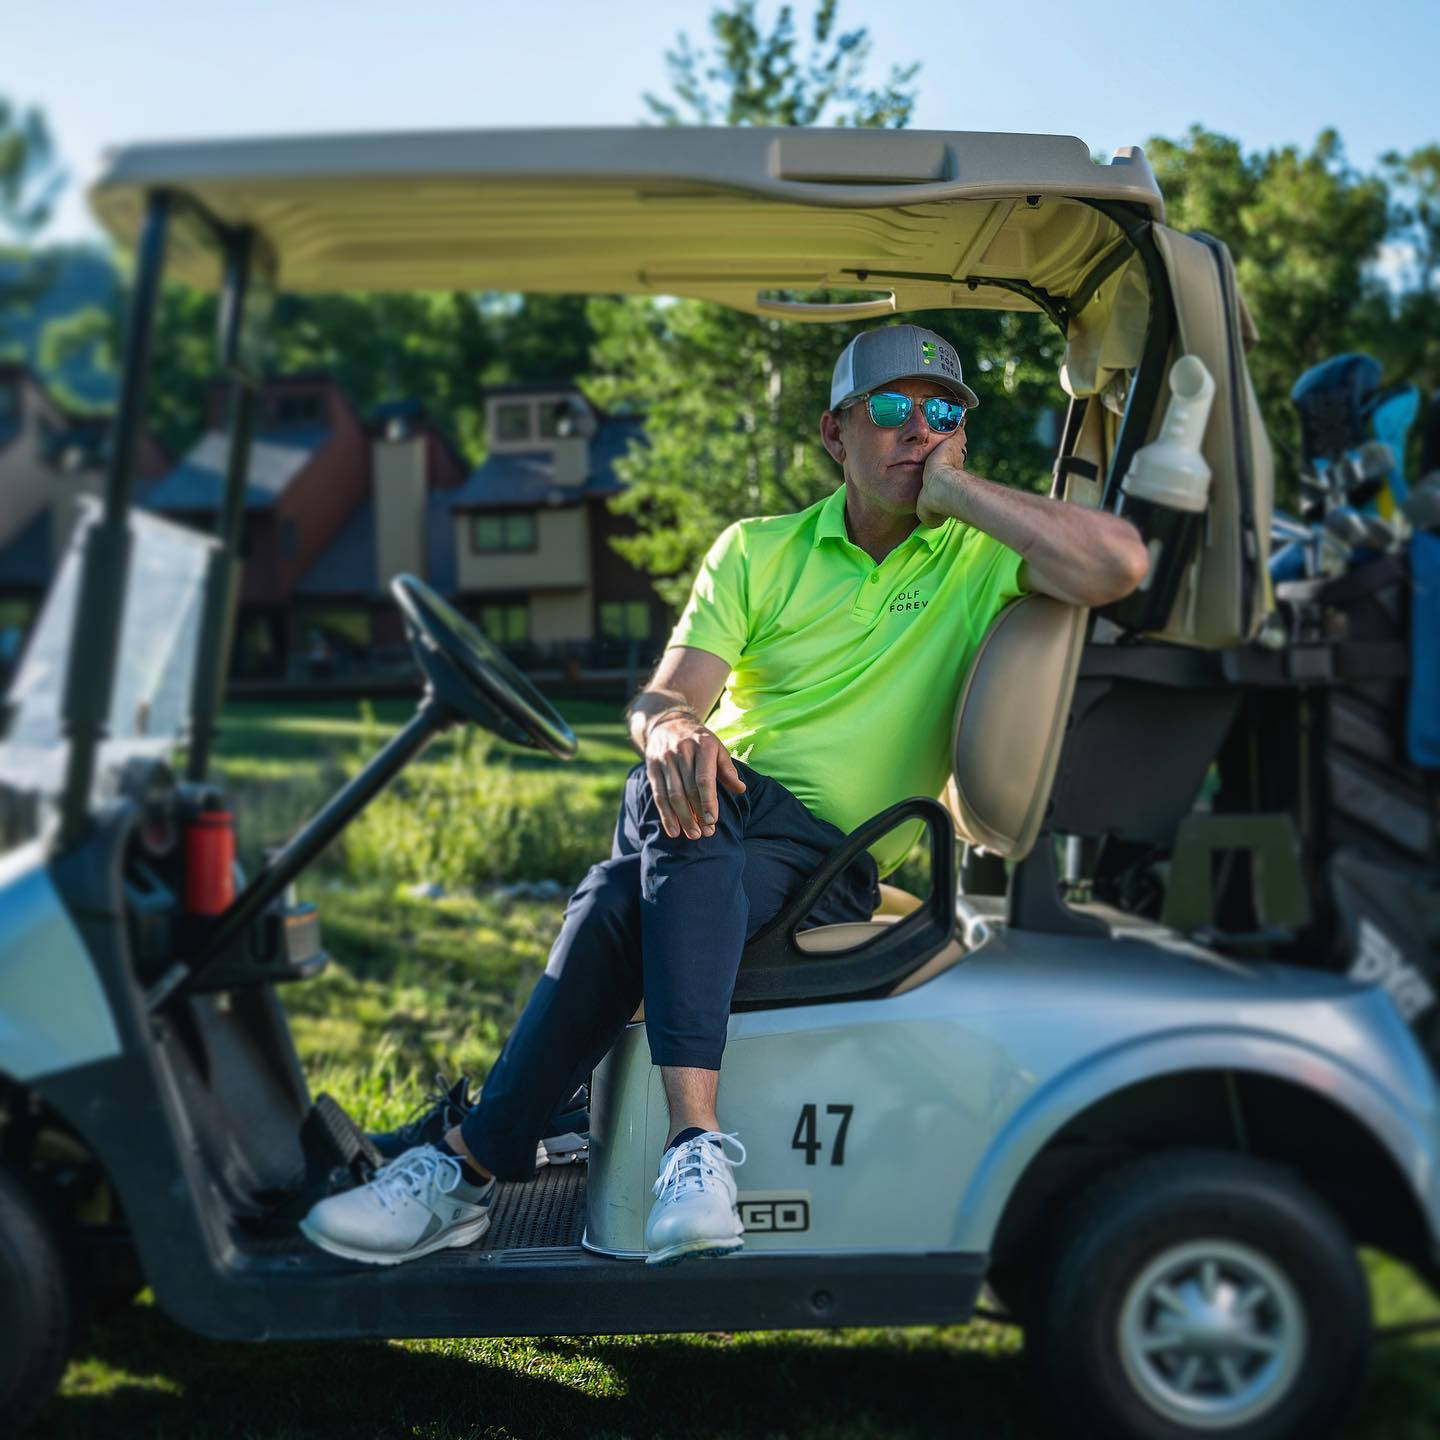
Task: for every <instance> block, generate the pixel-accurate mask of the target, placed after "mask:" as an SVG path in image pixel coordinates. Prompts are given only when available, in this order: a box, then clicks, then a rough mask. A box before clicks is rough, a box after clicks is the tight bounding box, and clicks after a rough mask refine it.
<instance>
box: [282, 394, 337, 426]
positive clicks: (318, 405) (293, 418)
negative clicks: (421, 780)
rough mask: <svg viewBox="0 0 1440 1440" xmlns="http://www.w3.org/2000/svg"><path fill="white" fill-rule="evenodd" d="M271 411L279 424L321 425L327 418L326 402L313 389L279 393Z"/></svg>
mask: <svg viewBox="0 0 1440 1440" xmlns="http://www.w3.org/2000/svg"><path fill="white" fill-rule="evenodd" d="M271 413H272V414H273V415H274V417H275V424H277V425H283V426H286V427H289V426H292V425H293V426H301V425H319V424H320V423H321V422H322V421H323V420H324V418H325V404H324V401H323V400H322V399H321V398H320V396H319V395H317V394H316V393H315V392H314V391H313V390H310V391H302V392H301V393H300V394H298V395H277V396H276V397H275V406H274V409H273V411H272V412H271Z"/></svg>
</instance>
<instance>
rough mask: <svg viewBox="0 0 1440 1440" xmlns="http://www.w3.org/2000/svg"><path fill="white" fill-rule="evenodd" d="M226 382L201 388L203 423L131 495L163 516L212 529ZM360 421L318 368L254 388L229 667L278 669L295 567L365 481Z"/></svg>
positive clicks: (358, 496) (357, 501)
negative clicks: (171, 462)
mask: <svg viewBox="0 0 1440 1440" xmlns="http://www.w3.org/2000/svg"><path fill="white" fill-rule="evenodd" d="M228 405H229V387H228V386H227V385H226V384H225V383H223V382H220V381H217V382H215V383H214V384H213V385H212V386H211V387H210V394H209V398H208V402H207V405H206V431H205V434H204V435H203V436H202V437H201V439H200V440H199V442H198V443H197V444H196V445H195V446H193V447H192V449H191V450H190V452H189V453H188V454H187V455H186V456H185V458H184V459H183V460H182V461H181V462H180V464H179V465H177V466H176V467H175V468H174V469H173V470H171V471H170V472H169V473H168V474H167V475H165V476H163V477H162V478H161V479H160V480H159V481H157V482H156V483H155V484H154V485H153V486H151V487H150V489H149V490H147V491H143V492H142V494H141V504H142V505H144V506H145V508H146V509H148V510H154V511H156V512H158V513H159V514H161V515H164V516H166V517H167V518H169V519H172V520H176V521H179V522H181V523H184V524H188V525H193V526H194V527H195V528H196V529H199V530H204V531H207V532H213V531H214V529H215V523H216V518H217V514H218V511H219V507H220V502H221V499H222V497H223V495H224V491H225V459H226V452H227V447H228V440H227V437H226V433H225V416H226V411H227V408H228ZM369 452H370V442H369V437H368V435H367V434H366V431H365V426H364V425H363V424H362V423H361V420H360V417H359V416H358V415H356V413H355V411H354V409H353V407H352V406H351V404H350V401H349V400H348V399H347V398H346V396H345V394H344V392H343V391H342V390H341V389H340V387H339V385H337V384H336V383H335V381H334V380H333V379H332V378H331V377H329V376H328V375H321V374H314V375H291V376H287V377H285V378H284V379H282V380H273V381H270V382H268V383H267V384H266V385H265V386H264V388H263V389H262V391H261V393H260V397H259V402H258V408H257V414H256V417H255V431H254V436H253V440H252V444H251V451H250V470H249V474H248V476H247V486H246V492H245V513H244V530H243V532H242V540H241V547H240V554H241V559H242V561H243V578H242V581H241V587H240V615H239V622H238V625H237V627H236V631H235V641H234V651H233V654H232V657H231V664H232V669H233V670H234V671H235V672H236V673H238V674H241V675H244V674H280V673H283V672H284V670H285V669H286V667H287V664H288V662H289V659H290V656H291V655H292V653H293V652H294V650H295V647H296V635H295V631H294V623H293V620H294V617H293V607H294V600H295V590H296V586H297V584H298V583H299V581H300V578H301V576H302V575H304V574H305V572H306V571H307V570H308V569H309V568H310V566H311V565H312V564H314V562H315V560H316V559H317V558H318V557H319V556H320V554H321V553H322V552H323V551H324V550H325V549H326V547H327V546H328V545H329V544H330V543H331V542H332V541H333V540H334V538H335V536H336V535H337V534H338V533H339V531H340V530H341V528H342V527H343V526H344V524H345V522H346V521H347V520H348V519H349V518H350V516H351V515H352V514H353V513H354V511H355V510H356V508H357V507H358V506H360V505H361V504H362V503H363V502H364V500H365V498H366V495H367V493H368V490H369V483H370V453H369Z"/></svg>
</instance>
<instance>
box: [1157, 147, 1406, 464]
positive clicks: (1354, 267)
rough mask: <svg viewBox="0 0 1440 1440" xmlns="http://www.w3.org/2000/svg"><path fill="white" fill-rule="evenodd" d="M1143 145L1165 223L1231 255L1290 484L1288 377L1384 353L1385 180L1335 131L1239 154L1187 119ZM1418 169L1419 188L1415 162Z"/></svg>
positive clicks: (1261, 389) (1292, 425) (1256, 371)
mask: <svg viewBox="0 0 1440 1440" xmlns="http://www.w3.org/2000/svg"><path fill="white" fill-rule="evenodd" d="M1146 152H1147V154H1148V155H1149V157H1150V161H1151V164H1152V165H1153V167H1154V169H1155V174H1156V178H1157V179H1158V180H1159V182H1160V188H1161V190H1162V191H1163V192H1164V194H1165V202H1166V222H1167V224H1169V225H1171V226H1173V227H1174V228H1176V229H1179V230H1205V231H1208V232H1209V233H1210V234H1213V235H1215V236H1216V237H1217V238H1219V239H1221V240H1223V241H1224V242H1225V243H1226V245H1227V246H1229V248H1230V250H1231V253H1232V254H1233V255H1234V256H1235V265H1236V273H1237V276H1238V278H1239V282H1240V289H1241V291H1242V293H1243V294H1244V296H1245V299H1246V302H1247V304H1248V305H1249V307H1250V310H1251V313H1252V314H1253V316H1254V318H1255V323H1256V328H1257V329H1258V330H1259V332H1260V344H1259V345H1258V346H1257V347H1256V349H1255V351H1254V352H1253V353H1252V354H1251V356H1250V359H1249V364H1250V372H1251V375H1252V376H1253V377H1254V380H1255V388H1256V391H1257V393H1258V395H1259V399H1260V405H1261V409H1262V411H1263V412H1264V415H1265V422H1266V428H1267V429H1268V430H1269V432H1270V435H1271V437H1272V438H1273V439H1274V440H1275V441H1276V442H1277V449H1278V450H1279V458H1280V469H1281V476H1280V478H1281V486H1282V490H1284V489H1288V488H1289V486H1290V485H1292V484H1293V482H1294V477H1295V474H1296V470H1297V467H1298V459H1299V453H1300V447H1299V425H1298V420H1297V418H1296V416H1295V413H1294V410H1293V408H1292V407H1291V405H1290V401H1289V395H1290V387H1291V385H1293V384H1294V382H1295V379H1296V377H1297V376H1299V374H1300V373H1301V372H1302V371H1303V370H1305V369H1308V368H1309V367H1310V366H1311V365H1314V364H1317V363H1318V362H1319V361H1321V360H1324V359H1326V358H1327V357H1329V356H1331V355H1335V354H1338V353H1339V352H1341V351H1344V350H1355V349H1366V348H1371V349H1373V350H1374V351H1375V352H1376V353H1377V354H1378V355H1379V357H1380V358H1382V359H1384V358H1387V352H1390V351H1392V350H1393V348H1394V344H1393V337H1392V334H1391V332H1392V331H1393V329H1394V324H1393V314H1392V305H1391V299H1390V297H1389V296H1388V294H1387V292H1386V287H1385V285H1384V284H1383V282H1382V281H1381V280H1380V278H1379V277H1378V276H1377V274H1376V273H1375V263H1376V261H1377V259H1378V258H1379V256H1380V252H1381V245H1382V244H1383V243H1384V242H1385V241H1386V239H1387V237H1388V236H1389V235H1390V234H1391V233H1392V230H1393V228H1394V225H1395V223H1396V218H1397V217H1395V216H1394V215H1392V213H1391V205H1390V199H1389V194H1388V191H1387V187H1386V184H1385V180H1384V178H1383V177H1382V176H1378V175H1361V174H1358V173H1357V172H1356V171H1355V170H1354V169H1352V168H1351V166H1350V165H1349V164H1348V163H1347V162H1346V159H1345V152H1344V147H1343V146H1342V145H1341V143H1340V138H1339V136H1338V135H1336V133H1335V132H1334V131H1333V130H1326V131H1324V132H1323V133H1322V134H1321V135H1320V136H1319V137H1318V139H1317V140H1316V142H1315V144H1314V146H1313V147H1312V148H1311V149H1310V150H1309V151H1308V152H1302V151H1300V150H1299V149H1298V148H1297V147H1295V146H1293V145H1291V146H1285V147H1283V148H1282V149H1279V150H1270V151H1266V152H1264V153H1257V154H1251V155H1246V154H1244V153H1243V152H1242V150H1241V148H1240V145H1239V143H1238V142H1237V141H1235V140H1233V139H1230V138H1228V137H1226V136H1223V135H1215V134H1212V133H1210V132H1208V131H1206V130H1203V129H1202V128H1201V127H1200V126H1198V125H1197V126H1194V127H1192V128H1191V130H1190V132H1189V134H1188V135H1187V136H1186V137H1185V139H1184V140H1181V141H1178V142H1177V141H1170V140H1166V139H1160V138H1157V139H1152V140H1151V141H1149V142H1148V144H1147V145H1146ZM1418 173H1419V175H1420V177H1421V179H1420V183H1421V184H1422V185H1423V176H1424V167H1423V165H1422V166H1421V167H1420V170H1419V172H1418ZM1431 173H1432V174H1433V172H1431ZM1396 378H1399V376H1396ZM1405 378H1409V376H1408V375H1407V376H1406V377H1405Z"/></svg>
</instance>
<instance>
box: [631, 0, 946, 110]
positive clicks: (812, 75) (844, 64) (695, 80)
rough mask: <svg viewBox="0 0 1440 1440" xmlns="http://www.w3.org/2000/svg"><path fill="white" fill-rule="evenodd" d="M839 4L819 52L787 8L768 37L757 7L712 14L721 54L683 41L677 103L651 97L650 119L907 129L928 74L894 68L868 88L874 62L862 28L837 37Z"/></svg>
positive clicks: (825, 19)
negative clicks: (803, 39)
mask: <svg viewBox="0 0 1440 1440" xmlns="http://www.w3.org/2000/svg"><path fill="white" fill-rule="evenodd" d="M838 9H839V3H838V0H821V3H820V4H819V6H818V7H817V8H816V11H815V18H814V20H813V22H812V25H811V45H810V49H809V52H808V53H807V54H805V55H804V56H802V55H800V54H799V53H798V43H799V42H798V40H797V38H796V34H795V17H794V13H793V11H792V9H791V7H790V6H789V5H782V6H781V7H780V13H779V14H778V15H777V16H776V18H775V24H774V27H773V28H772V29H771V31H770V33H769V34H768V35H767V34H765V33H764V32H763V31H762V30H761V28H760V23H759V20H758V19H757V17H756V14H755V0H736V3H735V4H734V6H733V8H731V9H729V10H723V9H722V10H715V11H713V12H712V13H711V16H710V32H711V34H712V35H713V36H714V49H713V50H705V49H701V50H695V49H693V48H692V47H691V44H690V39H689V37H688V36H687V35H685V34H683V33H682V34H681V35H680V37H679V39H678V40H677V42H676V46H675V48H674V49H673V50H667V51H666V52H665V61H666V66H667V68H668V69H669V72H670V84H671V87H672V88H673V90H674V92H675V98H674V99H673V100H664V99H658V98H656V97H655V96H654V95H648V94H647V95H646V96H645V97H644V98H645V105H646V107H647V108H648V109H649V111H650V113H651V114H652V115H653V116H654V117H655V118H656V119H658V120H661V121H663V122H664V123H665V124H667V125H821V124H834V125H861V126H867V127H876V126H888V127H890V128H893V129H900V128H901V127H902V126H904V125H907V124H908V123H909V121H910V116H911V113H912V112H913V111H914V108H915V92H914V90H913V88H912V87H913V85H914V81H915V76H916V74H917V73H918V71H919V69H920V66H919V65H918V64H915V65H907V66H904V67H901V66H895V67H893V68H892V69H891V71H890V75H889V77H888V78H887V80H886V81H885V82H884V84H883V85H881V86H880V87H879V88H867V86H866V84H865V82H864V72H865V68H866V64H867V62H868V60H869V58H870V37H869V32H868V31H866V30H865V29H864V28H863V27H862V28H861V29H859V30H849V31H843V32H839V33H837V31H836V28H835V27H836V13H837V11H838Z"/></svg>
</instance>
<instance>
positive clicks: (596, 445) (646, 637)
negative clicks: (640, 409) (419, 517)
mask: <svg viewBox="0 0 1440 1440" xmlns="http://www.w3.org/2000/svg"><path fill="white" fill-rule="evenodd" d="M486 404H487V413H486V427H487V434H488V436H489V444H490V452H489V454H488V456H487V457H486V459H485V462H484V464H482V465H481V466H480V467H479V468H478V469H477V470H476V471H475V472H474V473H473V474H472V475H471V476H470V477H469V479H468V480H466V482H465V484H464V485H463V486H462V487H461V488H460V489H459V490H458V491H457V492H456V493H455V494H454V496H453V497H452V498H451V500H450V507H451V512H452V517H453V530H454V545H455V569H454V595H455V599H456V603H457V604H458V606H459V607H460V608H461V609H462V610H463V611H465V613H467V614H469V615H471V616H472V617H474V618H475V619H477V620H478V621H479V622H480V624H481V626H482V628H483V629H484V630H485V632H486V633H487V634H488V635H489V636H490V637H491V638H492V639H494V640H495V641H496V642H497V643H498V644H500V645H502V646H504V647H505V648H506V649H507V650H509V651H510V652H511V653H512V654H514V655H515V656H516V657H517V658H518V659H520V660H521V661H522V663H526V664H528V665H530V666H532V667H541V668H550V667H551V666H554V665H557V664H558V665H560V666H561V667H564V668H574V667H575V666H577V665H579V666H591V667H594V666H598V667H602V668H603V667H613V666H618V665H624V666H626V667H627V668H633V667H634V666H635V665H636V664H645V663H648V661H649V659H650V658H651V655H652V654H653V652H654V650H655V649H656V648H657V647H658V643H659V641H660V640H662V639H663V636H664V633H665V631H666V628H667V627H668V624H669V618H670V617H669V611H668V609H667V607H666V606H665V605H664V604H663V602H662V601H661V600H660V599H659V597H658V596H657V595H656V594H655V591H654V588H653V586H652V585H651V583H650V579H649V577H648V576H647V575H645V574H644V573H643V572H642V571H639V570H636V569H635V568H634V567H633V566H632V565H630V564H629V563H628V562H626V561H625V560H622V559H621V557H620V556H619V555H618V554H617V553H616V552H615V550H614V549H613V548H612V547H611V545H610V541H611V539H612V538H614V537H615V536H619V535H626V534H633V533H634V525H633V523H632V522H631V521H630V520H629V519H627V518H626V517H623V516H618V515H613V514H612V513H611V512H610V509H609V505H608V501H609V499H610V497H612V496H613V495H616V494H618V493H619V491H620V490H621V489H622V488H623V486H622V484H621V481H620V479H619V477H618V476H617V475H616V473H615V469H614V466H615V462H616V460H618V459H619V458H620V457H621V456H623V455H624V454H625V452H626V450H627V449H628V448H629V447H630V445H631V443H632V442H635V441H638V440H640V439H642V438H643V434H644V429H643V423H642V421H641V420H640V419H638V418H637V417H634V416H617V415H605V414H603V413H601V412H600V411H598V410H596V409H595V407H594V406H592V405H591V404H590V403H589V402H588V401H587V400H586V399H585V397H584V396H583V395H582V394H581V393H580V391H579V389H578V388H577V387H576V386H574V385H573V384H569V383H566V382H559V383H553V384H545V383H534V384H527V385H507V386H497V387H495V388H494V389H492V390H491V391H490V392H489V394H488V396H487V401H486Z"/></svg>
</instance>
